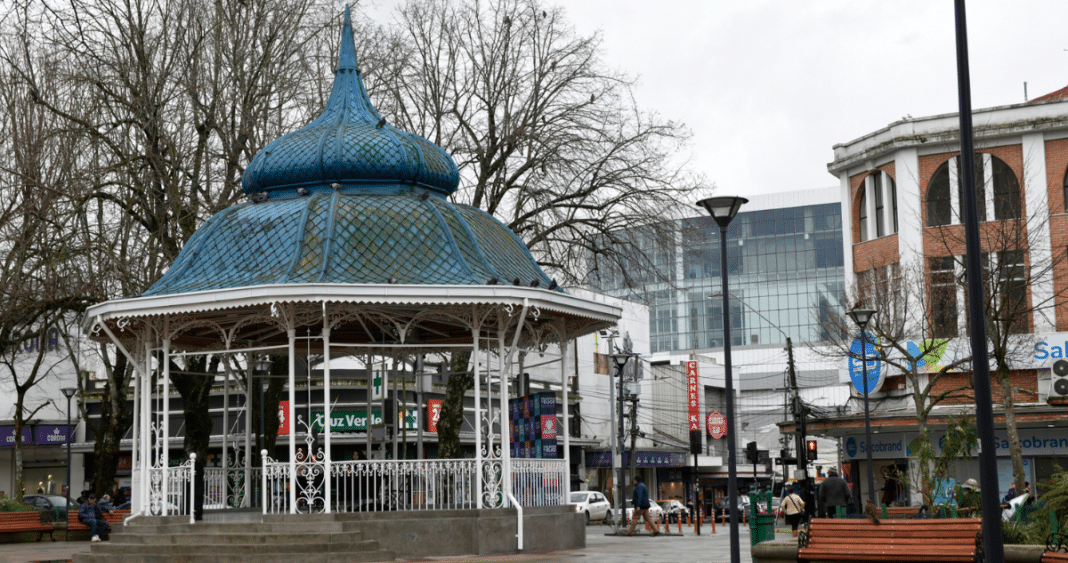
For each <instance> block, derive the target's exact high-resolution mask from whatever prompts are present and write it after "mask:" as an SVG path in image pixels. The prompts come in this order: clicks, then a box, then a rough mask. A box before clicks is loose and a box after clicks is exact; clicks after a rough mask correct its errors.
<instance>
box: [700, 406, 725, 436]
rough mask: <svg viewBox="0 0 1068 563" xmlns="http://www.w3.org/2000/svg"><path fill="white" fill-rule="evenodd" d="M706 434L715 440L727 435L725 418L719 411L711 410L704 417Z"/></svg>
mask: <svg viewBox="0 0 1068 563" xmlns="http://www.w3.org/2000/svg"><path fill="white" fill-rule="evenodd" d="M705 427H706V428H707V430H708V435H709V436H712V437H713V438H716V439H717V440H718V439H720V438H722V437H724V436H726V435H727V418H726V417H724V416H723V414H722V413H720V412H719V411H712V412H710V413H708V416H706V417H705Z"/></svg>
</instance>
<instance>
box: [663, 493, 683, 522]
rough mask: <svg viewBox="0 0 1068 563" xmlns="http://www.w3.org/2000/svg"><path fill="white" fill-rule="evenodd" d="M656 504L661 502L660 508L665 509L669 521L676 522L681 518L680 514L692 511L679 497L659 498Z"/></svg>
mask: <svg viewBox="0 0 1068 563" xmlns="http://www.w3.org/2000/svg"><path fill="white" fill-rule="evenodd" d="M656 504H659V505H660V508H662V509H664V513H665V514H667V518H668V522H674V521H676V520H678V519H679V515H680V514H688V513H689V512H690V509H689V508H686V505H685V504H682V501H681V500H677V499H671V500H658V501H656Z"/></svg>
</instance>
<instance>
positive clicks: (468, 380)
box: [438, 351, 478, 459]
mask: <svg viewBox="0 0 1068 563" xmlns="http://www.w3.org/2000/svg"><path fill="white" fill-rule="evenodd" d="M470 360H471V352H467V351H465V352H456V353H454V354H453V355H452V362H451V363H450V365H449V383H448V386H447V387H446V390H445V400H444V401H443V402H442V404H441V418H440V419H438V457H439V458H441V459H455V458H459V457H463V448H462V447H461V446H460V428H461V427H462V426H463V423H464V396H465V395H467V391H468V390H470V389H471V387H473V386H474V384H475V374H474V372H473V371H470V369H469V368H470V366H469V365H468V364H469V363H470ZM475 400H478V399H477V397H476V399H475ZM475 425H476V431H477V426H478V422H477V421H476V422H475Z"/></svg>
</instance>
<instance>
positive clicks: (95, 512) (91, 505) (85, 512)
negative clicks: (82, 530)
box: [78, 493, 110, 541]
mask: <svg viewBox="0 0 1068 563" xmlns="http://www.w3.org/2000/svg"><path fill="white" fill-rule="evenodd" d="M78 521H79V522H81V523H82V524H85V525H86V526H89V533H91V534H93V538H92V540H91V541H100V534H103V533H104V532H107V531H108V527H109V526H110V524H109V523H108V521H107V520H104V513H103V512H101V511H100V506H98V505H97V504H96V495H95V494H92V493H90V494H89V500H88V502H86V503H85V504H83V505H82V507H81V508H79V509H78Z"/></svg>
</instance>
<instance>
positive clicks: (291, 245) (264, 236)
mask: <svg viewBox="0 0 1068 563" xmlns="http://www.w3.org/2000/svg"><path fill="white" fill-rule="evenodd" d="M493 278H497V280H498V281H500V283H503V284H512V283H515V282H516V281H517V280H518V282H519V285H523V286H529V285H531V284H532V282H534V281H537V282H538V285H539V286H540V287H542V288H547V287H549V286H550V284H551V283H552V281H551V280H550V279H549V277H548V276H546V275H545V273H544V272H542V270H541V268H539V267H538V265H537V263H536V262H535V261H534V259H533V257H532V256H531V255H530V253H529V252H528V251H527V248H526V246H524V245H523V242H522V241H521V240H519V238H518V237H516V235H515V234H514V233H512V231H510V230H509V229H508V227H506V226H504V225H503V224H501V223H500V222H499V221H497V220H496V219H494V218H493V217H492V216H490V215H489V214H487V213H485V212H484V211H482V210H481V209H478V208H475V207H471V206H469V205H454V204H451V203H449V202H448V201H446V200H445V199H444V198H439V197H424V196H423V194H421V193H415V192H411V193H408V194H366V193H365V194H341V193H333V194H312V195H310V196H308V197H301V198H295V199H290V200H285V201H268V202H264V203H243V204H240V205H235V206H233V207H230V208H229V209H226V210H224V211H221V212H220V213H218V214H216V215H215V216H214V217H212V218H211V219H209V220H208V222H207V223H205V224H204V225H203V226H201V227H200V229H198V230H197V232H196V233H195V234H194V235H193V237H192V238H191V239H190V240H189V242H188V243H187V244H186V245H185V247H184V248H183V249H182V252H181V253H180V254H179V255H178V258H176V259H175V261H174V263H173V264H171V267H170V269H169V270H168V271H167V273H166V274H165V275H164V276H163V277H162V278H160V280H159V281H157V282H156V283H155V284H154V285H153V286H152V287H151V288H149V289H148V291H146V292H145V293H144V296H150V295H170V294H177V293H187V292H192V291H206V290H214V289H226V288H236V287H246V286H254V285H266V284H296V283H373V284H386V283H402V284H463V285H485V284H486V283H487V282H488V281H489V280H491V279H493ZM553 289H554V290H556V291H562V290H561V289H558V288H555V287H554V288H553Z"/></svg>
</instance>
